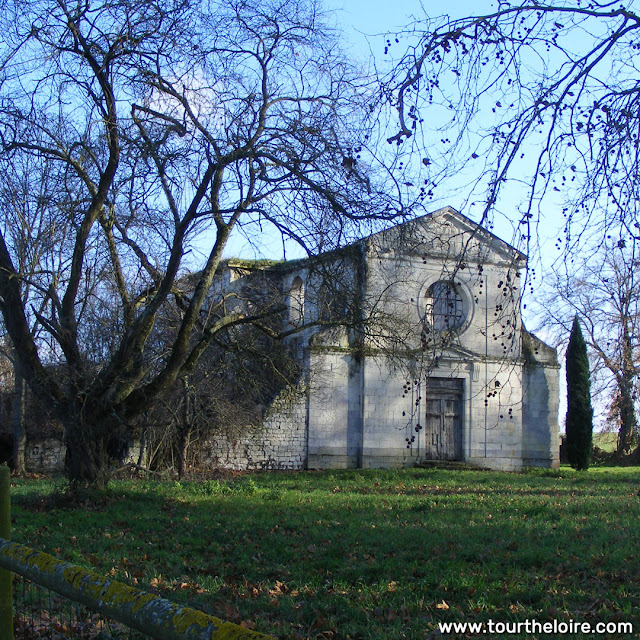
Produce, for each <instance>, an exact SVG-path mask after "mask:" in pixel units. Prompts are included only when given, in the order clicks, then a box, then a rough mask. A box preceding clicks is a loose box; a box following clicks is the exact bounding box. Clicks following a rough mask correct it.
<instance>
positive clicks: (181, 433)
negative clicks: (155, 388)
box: [178, 377, 191, 480]
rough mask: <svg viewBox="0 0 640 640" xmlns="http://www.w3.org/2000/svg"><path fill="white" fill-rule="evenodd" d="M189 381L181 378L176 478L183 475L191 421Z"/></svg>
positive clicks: (180, 477)
mask: <svg viewBox="0 0 640 640" xmlns="http://www.w3.org/2000/svg"><path fill="white" fill-rule="evenodd" d="M189 418H190V416H189V381H188V379H187V378H186V377H185V378H183V379H182V423H181V424H180V425H179V427H178V479H179V480H181V479H182V477H183V476H184V471H185V466H186V458H187V442H188V441H189V431H190V430H191V423H190V420H189Z"/></svg>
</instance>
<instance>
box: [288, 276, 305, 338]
mask: <svg viewBox="0 0 640 640" xmlns="http://www.w3.org/2000/svg"><path fill="white" fill-rule="evenodd" d="M303 323H304V280H303V279H302V278H301V277H300V276H296V277H295V278H294V279H293V282H292V283H291V291H290V293H289V324H290V325H292V326H294V327H299V326H300V325H302V324H303Z"/></svg>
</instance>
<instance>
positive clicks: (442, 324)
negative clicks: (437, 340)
mask: <svg viewBox="0 0 640 640" xmlns="http://www.w3.org/2000/svg"><path fill="white" fill-rule="evenodd" d="M424 305H425V317H424V319H425V323H426V324H427V325H428V326H429V327H430V328H431V329H432V330H434V331H454V330H456V329H460V328H461V327H462V326H463V325H464V324H465V321H466V319H467V308H466V307H467V305H466V304H465V299H464V296H463V293H462V290H461V288H460V287H459V286H457V285H456V284H455V283H453V282H451V281H448V280H438V282H434V283H433V284H432V285H431V286H430V287H429V288H428V289H427V290H426V292H425V301H424Z"/></svg>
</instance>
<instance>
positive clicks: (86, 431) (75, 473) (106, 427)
mask: <svg viewBox="0 0 640 640" xmlns="http://www.w3.org/2000/svg"><path fill="white" fill-rule="evenodd" d="M111 427H112V425H110V424H101V423H100V422H94V423H93V425H91V426H89V425H87V424H86V423H83V422H82V421H81V420H74V421H73V424H68V425H65V444H66V447H67V453H66V458H65V470H66V475H67V479H68V480H69V483H70V485H71V489H72V490H77V489H79V488H80V487H82V486H93V487H96V488H99V489H101V488H104V487H106V485H107V483H108V482H109V477H110V475H111V474H110V471H111V469H110V466H109V453H108V443H109V439H110V437H111V434H112V431H113V430H112V428H111Z"/></svg>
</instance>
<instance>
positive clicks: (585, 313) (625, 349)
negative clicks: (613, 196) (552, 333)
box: [542, 239, 640, 455]
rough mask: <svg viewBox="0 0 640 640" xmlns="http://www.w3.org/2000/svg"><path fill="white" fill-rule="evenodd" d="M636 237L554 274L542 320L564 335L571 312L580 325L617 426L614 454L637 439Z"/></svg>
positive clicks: (639, 330) (639, 326) (639, 301)
mask: <svg viewBox="0 0 640 640" xmlns="http://www.w3.org/2000/svg"><path fill="white" fill-rule="evenodd" d="M639 249H640V247H639V246H638V242H636V241H633V242H631V243H629V244H626V243H621V242H620V241H617V242H612V240H611V239H609V240H606V241H605V243H603V245H602V247H600V249H599V251H598V253H597V254H596V255H594V256H588V257H585V258H583V259H582V260H580V261H578V260H577V259H576V260H574V262H573V264H572V273H566V272H565V273H558V274H557V275H556V280H555V282H554V283H553V285H552V286H550V289H551V294H550V295H549V298H548V299H547V301H546V305H545V306H546V313H545V315H544V317H543V319H542V324H543V325H544V326H545V327H546V328H547V329H550V328H551V327H553V326H555V327H556V329H558V330H559V333H560V334H561V335H560V336H559V337H560V338H561V339H562V340H566V339H567V337H568V335H569V332H570V330H571V325H572V321H573V318H574V317H575V315H576V314H577V315H579V316H580V318H581V320H582V326H583V327H584V337H585V341H586V343H587V345H588V347H589V350H590V352H591V355H592V357H593V358H594V365H595V366H594V367H593V369H594V370H593V376H594V379H595V381H597V383H598V385H599V387H600V392H601V393H603V394H604V395H606V396H608V399H610V401H611V413H612V414H613V416H614V418H615V421H616V423H617V425H618V454H620V455H622V454H626V453H629V451H630V450H631V447H632V445H633V443H634V442H636V443H637V435H638V431H637V430H638V420H637V415H636V409H635V403H636V401H637V387H638V381H639V377H640V282H639V281H638V275H637V271H638V266H639V265H640V256H639V255H638V251H639Z"/></svg>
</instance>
